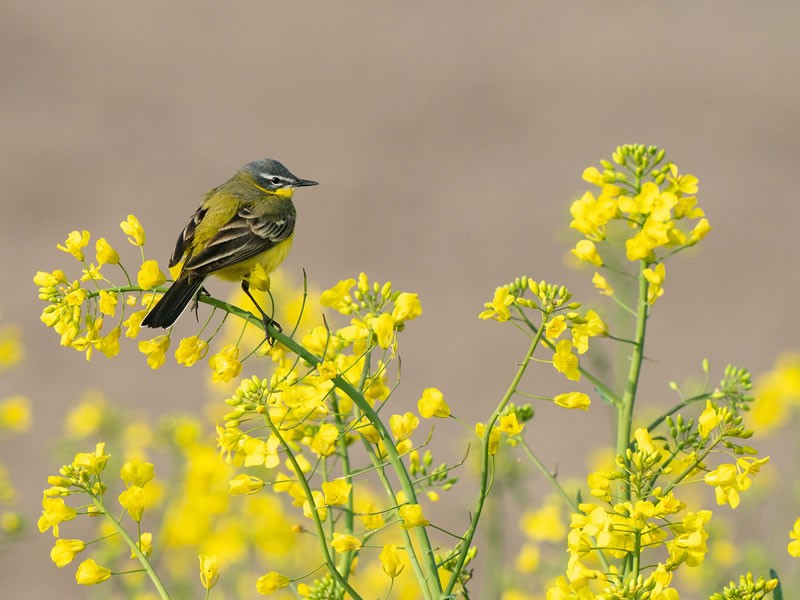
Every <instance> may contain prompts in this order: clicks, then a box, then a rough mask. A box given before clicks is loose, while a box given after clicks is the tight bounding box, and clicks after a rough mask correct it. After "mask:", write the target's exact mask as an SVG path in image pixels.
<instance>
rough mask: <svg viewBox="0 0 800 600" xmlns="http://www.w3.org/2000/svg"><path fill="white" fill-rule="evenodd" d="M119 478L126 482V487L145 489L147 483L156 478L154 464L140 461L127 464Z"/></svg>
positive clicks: (123, 466) (121, 470)
mask: <svg viewBox="0 0 800 600" xmlns="http://www.w3.org/2000/svg"><path fill="white" fill-rule="evenodd" d="M119 476H120V479H122V481H124V482H125V485H135V486H139V487H144V485H145V484H146V483H148V482H150V481H152V479H153V477H155V473H154V471H153V463H149V462H142V461H139V460H133V461H129V462H126V463H125V464H124V465H122V468H121V469H120V472H119Z"/></svg>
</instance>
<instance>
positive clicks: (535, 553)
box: [504, 544, 541, 600]
mask: <svg viewBox="0 0 800 600" xmlns="http://www.w3.org/2000/svg"><path fill="white" fill-rule="evenodd" d="M540 556H541V552H540V551H539V546H534V545H532V544H523V546H522V548H521V549H520V551H519V554H518V555H517V558H516V560H515V562H514V566H515V567H516V569H517V571H519V572H520V573H533V572H534V571H536V569H538V568H539V562H540ZM504 600H505V599H504Z"/></svg>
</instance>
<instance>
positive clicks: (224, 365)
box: [208, 344, 242, 383]
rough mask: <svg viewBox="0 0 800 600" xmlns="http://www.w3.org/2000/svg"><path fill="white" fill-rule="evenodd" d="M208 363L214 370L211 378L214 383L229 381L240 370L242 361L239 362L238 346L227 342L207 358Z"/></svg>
mask: <svg viewBox="0 0 800 600" xmlns="http://www.w3.org/2000/svg"><path fill="white" fill-rule="evenodd" d="M208 365H209V366H210V367H211V369H212V370H213V371H214V373H213V375H212V376H211V380H212V381H213V382H214V383H219V382H225V381H230V380H231V379H233V378H234V377H237V376H238V375H239V373H241V372H242V363H240V362H239V347H238V346H237V345H236V344H228V345H227V346H225V347H223V348H222V350H220V351H219V352H217V353H216V354H215V355H214V356H212V357H211V358H210V359H209V360H208Z"/></svg>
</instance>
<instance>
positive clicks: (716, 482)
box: [703, 464, 739, 508]
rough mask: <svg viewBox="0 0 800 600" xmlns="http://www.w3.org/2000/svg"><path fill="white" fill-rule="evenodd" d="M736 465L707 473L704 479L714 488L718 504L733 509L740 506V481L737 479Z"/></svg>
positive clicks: (726, 465) (727, 465)
mask: <svg viewBox="0 0 800 600" xmlns="http://www.w3.org/2000/svg"><path fill="white" fill-rule="evenodd" d="M736 476H737V472H736V465H732V464H723V465H720V466H719V467H717V468H716V469H714V470H713V471H710V472H709V473H706V476H705V477H704V478H703V481H705V482H706V483H707V484H708V485H711V486H714V493H715V494H716V498H717V504H719V505H723V504H725V503H727V504H730V507H731V508H736V507H737V506H739V480H738V478H737V477H736Z"/></svg>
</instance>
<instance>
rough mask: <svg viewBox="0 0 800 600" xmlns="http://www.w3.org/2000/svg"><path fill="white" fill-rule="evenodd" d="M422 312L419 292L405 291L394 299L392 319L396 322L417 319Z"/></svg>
mask: <svg viewBox="0 0 800 600" xmlns="http://www.w3.org/2000/svg"><path fill="white" fill-rule="evenodd" d="M421 314H422V304H420V302H419V295H418V294H411V293H409V292H403V293H402V294H400V295H399V296H398V297H397V300H395V301H394V309H393V310H392V319H393V320H394V321H395V322H396V323H403V322H405V321H411V320H412V319H416V318H417V317H418V316H420V315H421Z"/></svg>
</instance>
